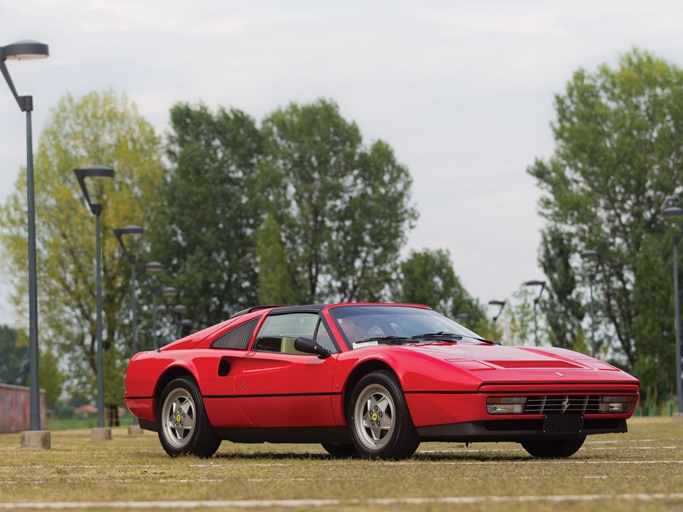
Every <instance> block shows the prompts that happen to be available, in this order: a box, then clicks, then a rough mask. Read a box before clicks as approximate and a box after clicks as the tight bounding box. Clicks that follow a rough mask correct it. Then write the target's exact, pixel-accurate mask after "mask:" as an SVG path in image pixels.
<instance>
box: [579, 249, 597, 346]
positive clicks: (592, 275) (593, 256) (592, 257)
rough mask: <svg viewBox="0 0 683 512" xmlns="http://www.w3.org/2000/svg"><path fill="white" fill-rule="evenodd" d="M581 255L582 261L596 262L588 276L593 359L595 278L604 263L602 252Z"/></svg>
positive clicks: (584, 252) (583, 252) (592, 251)
mask: <svg viewBox="0 0 683 512" xmlns="http://www.w3.org/2000/svg"><path fill="white" fill-rule="evenodd" d="M580 255H581V259H582V260H588V261H591V260H593V261H595V267H593V271H592V272H591V273H590V274H588V288H589V289H590V296H591V303H590V309H591V357H595V351H596V347H595V305H594V303H593V283H594V282H595V276H596V275H597V274H598V269H599V268H600V264H601V263H602V254H600V251H594V250H590V251H582V252H581V254H580Z"/></svg>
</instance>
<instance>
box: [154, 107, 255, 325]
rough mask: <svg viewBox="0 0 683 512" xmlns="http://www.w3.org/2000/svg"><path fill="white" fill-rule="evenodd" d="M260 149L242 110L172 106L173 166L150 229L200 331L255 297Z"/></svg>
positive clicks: (159, 256)
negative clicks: (257, 177) (158, 209)
mask: <svg viewBox="0 0 683 512" xmlns="http://www.w3.org/2000/svg"><path fill="white" fill-rule="evenodd" d="M260 153H261V136H260V133H259V131H258V129H257V128H256V125H255V122H254V120H253V119H252V118H250V117H249V116H248V115H246V114H244V113H243V112H241V111H239V110H236V109H231V110H225V109H219V110H218V111H217V112H216V113H215V114H214V113H212V112H210V111H209V109H208V108H207V107H206V106H204V105H199V106H196V107H194V106H191V105H187V104H178V105H175V106H174V107H173V108H172V109H171V133H170V136H169V146H168V157H169V159H170V162H171V169H170V170H169V172H168V176H167V179H166V182H165V186H164V188H163V191H162V194H161V195H162V196H163V201H164V203H165V207H164V209H163V210H162V211H160V212H159V215H158V216H157V218H156V219H155V222H154V226H153V229H152V233H151V240H152V254H153V256H154V258H155V259H158V260H159V261H161V262H162V263H164V264H166V265H167V268H168V269H169V271H170V273H171V274H173V275H174V281H173V284H175V285H176V286H177V288H178V289H179V290H180V294H181V297H180V300H182V301H183V303H184V304H185V305H186V306H187V307H188V311H187V315H188V316H189V317H190V318H192V319H193V320H194V322H195V326H194V328H201V327H202V326H206V325H211V324H214V323H216V322H219V321H221V320H224V319H225V318H227V317H228V316H230V315H231V314H232V313H234V312H235V311H236V310H239V309H242V308H244V307H246V306H250V305H253V304H254V303H255V302H256V289H257V274H256V264H255V263H256V256H255V243H256V242H255V234H256V230H257V229H258V226H259V224H260V222H261V215H260V212H259V209H258V203H257V201H256V199H255V188H254V183H255V180H256V170H257V161H258V157H259V155H260Z"/></svg>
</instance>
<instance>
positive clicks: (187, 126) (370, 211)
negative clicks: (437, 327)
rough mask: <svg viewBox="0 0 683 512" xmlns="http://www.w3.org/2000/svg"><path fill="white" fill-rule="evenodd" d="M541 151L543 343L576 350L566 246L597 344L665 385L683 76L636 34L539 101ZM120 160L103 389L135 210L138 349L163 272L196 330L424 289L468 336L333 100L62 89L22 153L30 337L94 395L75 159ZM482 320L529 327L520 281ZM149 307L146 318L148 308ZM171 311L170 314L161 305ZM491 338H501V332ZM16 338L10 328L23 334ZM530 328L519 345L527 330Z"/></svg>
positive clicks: (108, 260)
mask: <svg viewBox="0 0 683 512" xmlns="http://www.w3.org/2000/svg"><path fill="white" fill-rule="evenodd" d="M555 111H556V119H555V121H554V122H553V124H552V126H551V128H552V132H553V136H554V139H555V150H554V152H553V154H552V155H551V156H550V157H549V158H546V159H541V158H539V159H537V160H536V161H535V162H533V163H532V164H531V165H530V166H529V167H528V169H527V173H528V175H529V176H531V177H532V178H533V179H534V180H535V182H536V184H537V185H538V187H539V188H540V189H541V191H542V192H543V195H542V197H541V200H540V203H539V206H538V209H539V214H540V215H541V216H542V217H543V218H544V219H545V221H546V224H545V227H544V228H543V231H542V233H541V235H542V237H541V245H540V247H539V253H538V261H539V265H540V266H541V268H542V269H543V271H544V273H545V280H546V283H547V288H546V290H547V291H546V292H545V294H544V295H543V296H542V297H541V299H540V301H539V302H538V310H539V311H538V312H539V314H540V315H541V319H540V320H539V326H540V329H539V339H540V340H541V344H545V345H553V346H559V347H565V348H572V349H575V350H579V351H584V352H588V347H589V341H588V335H587V332H588V331H589V329H591V322H590V318H588V315H587V311H588V299H587V297H586V289H587V284H588V283H587V280H586V279H587V275H588V274H589V273H590V270H589V269H588V268H587V267H586V264H585V262H582V260H581V259H580V258H579V253H580V252H581V251H583V250H588V249H590V250H596V251H599V252H600V254H601V266H600V267H599V269H598V271H597V273H596V276H595V281H594V294H595V297H594V299H595V311H596V314H595V325H594V326H593V327H594V328H595V333H596V338H597V340H596V341H597V350H598V356H599V357H600V358H602V359H605V360H608V361H610V362H612V363H614V364H616V365H618V366H620V367H622V368H624V369H626V370H627V371H630V372H632V373H633V374H635V375H636V376H637V377H639V378H640V379H641V381H642V383H643V390H644V396H645V397H647V400H648V401H650V402H651V403H661V402H664V401H666V400H668V399H670V397H671V396H672V393H673V389H674V382H675V381H674V374H675V372H676V366H675V365H674V364H673V363H672V361H673V358H674V356H673V351H674V344H673V331H674V329H673V289H672V287H673V283H672V279H671V270H672V263H673V262H672V255H671V239H672V237H673V235H674V234H675V232H676V230H677V229H679V226H676V225H674V224H672V223H671V221H669V220H666V219H664V218H663V217H662V216H661V210H662V209H663V208H664V207H666V206H683V200H682V199H683V198H682V195H683V167H682V165H681V164H683V71H681V69H680V68H679V67H677V66H676V65H674V64H671V63H669V62H667V61H665V60H663V59H661V58H657V57H655V56H654V55H652V54H650V53H648V52H646V51H642V50H639V49H633V50H631V51H630V52H628V53H626V54H624V55H622V56H621V57H620V58H619V60H618V63H617V66H616V68H611V67H610V66H608V65H606V64H605V65H602V66H600V67H599V68H598V69H597V70H596V71H593V72H590V71H587V70H585V69H579V70H577V71H576V72H575V73H574V74H573V76H572V77H571V80H570V81H569V82H568V83H567V85H566V88H565V90H564V92H563V93H559V94H557V95H556V96H555ZM93 164H103V165H107V166H111V167H114V168H115V169H116V170H117V175H116V178H115V180H114V181H113V182H112V183H111V184H110V185H109V186H108V188H106V189H105V190H104V194H103V196H102V197H101V198H100V202H101V203H102V204H103V206H104V214H103V216H102V222H103V226H104V231H103V232H105V233H109V235H108V236H105V237H104V247H103V254H104V290H105V298H104V326H105V329H104V337H105V353H106V356H105V376H106V386H105V388H106V390H107V395H108V396H107V401H108V402H109V403H117V402H120V400H121V393H122V389H123V382H122V379H123V375H124V371H125V365H126V362H127V359H128V357H129V356H130V350H131V323H130V317H129V311H130V303H129V301H130V299H129V297H130V289H129V288H128V287H129V286H130V275H131V266H130V264H129V263H128V261H127V260H126V259H125V258H122V257H121V251H120V249H119V247H118V245H117V242H116V240H115V239H114V237H113V236H111V232H112V229H114V228H117V227H122V226H125V225H129V224H138V225H142V226H144V227H145V229H146V233H145V235H144V236H143V237H141V238H140V239H139V240H137V241H131V242H130V247H129V250H130V251H131V252H132V253H134V254H136V255H137V257H138V261H140V262H141V263H144V262H149V261H159V262H163V263H164V265H165V266H166V271H165V272H164V273H162V274H154V275H152V274H145V273H142V274H141V279H140V286H139V290H138V295H139V296H138V302H139V304H140V307H141V312H140V324H141V332H142V334H143V335H142V340H141V342H140V345H141V347H142V348H148V349H149V348H154V346H155V343H156V339H157V337H159V338H160V339H161V340H163V341H169V340H170V339H173V337H174V336H175V335H176V334H177V332H178V330H179V325H177V324H174V323H173V320H172V317H171V315H170V314H167V313H168V312H170V311H171V307H170V306H172V305H173V304H172V303H168V302H165V301H164V300H163V298H162V297H154V296H153V295H152V294H153V292H154V290H158V289H159V287H160V286H162V285H172V286H174V287H176V288H177V289H178V290H179V293H180V295H179V297H177V299H175V300H176V301H179V302H181V303H182V304H183V305H185V306H186V308H187V310H186V313H185V315H186V316H187V317H188V318H190V319H192V320H193V322H194V325H193V329H195V330H196V329H200V328H202V327H204V326H208V325H211V324H213V323H216V322H219V321H221V320H223V319H225V318H227V317H229V316H230V315H232V314H233V313H234V312H236V311H238V310H240V309H242V308H244V307H248V306H251V305H254V304H300V303H311V302H329V301H365V300H371V301H374V300H392V301H402V302H416V303H424V304H428V305H430V306H432V307H434V308H435V309H437V310H439V311H441V312H442V313H444V314H447V315H449V316H451V317H456V316H458V315H460V317H459V318H461V319H463V323H465V324H466V325H468V326H469V327H472V328H474V330H476V331H478V332H480V333H481V334H482V335H484V336H489V337H490V336H491V335H492V334H493V333H492V326H491V324H490V321H488V320H487V318H486V313H485V310H484V307H483V306H482V305H481V304H480V303H479V302H478V301H477V300H476V299H475V298H473V297H472V296H471V295H470V294H469V293H468V292H467V291H466V290H465V288H464V287H463V286H462V283H461V282H460V280H459V278H458V276H457V274H456V272H455V270H454V269H453V266H452V263H451V258H450V254H449V252H448V251H447V250H445V249H425V250H421V251H411V252H410V253H409V254H408V256H407V257H404V258H402V257H401V254H402V251H403V250H404V249H405V243H406V239H407V235H408V233H409V231H410V229H412V227H413V226H414V224H415V222H416V220H417V218H418V212H417V209H416V207H415V205H414V204H412V202H411V198H410V194H411V187H412V176H411V173H410V171H409V169H408V168H407V167H406V166H405V165H403V164H401V163H400V161H399V159H398V158H397V157H396V155H395V153H394V151H393V149H392V148H391V146H390V145H389V144H388V143H386V142H385V141H382V140H377V141H373V142H370V143H368V142H366V141H364V139H363V137H362V134H361V131H360V129H359V127H358V126H357V125H356V124H355V123H354V122H352V121H348V120H346V119H344V118H343V116H342V115H341V113H340V111H339V107H338V105H337V104H336V103H335V102H333V101H331V100H323V99H321V100H318V101H316V102H313V103H310V104H303V105H302V104H296V103H292V104H290V105H288V106H287V107H284V108H279V109H276V110H274V111H273V112H272V113H270V114H268V115H267V116H265V117H264V118H263V119H262V120H261V121H260V122H257V121H256V120H255V119H253V118H252V117H250V116H249V115H248V114H246V113H245V112H242V111H240V110H238V109H235V108H230V109H226V108H222V107H219V108H217V109H215V110H211V109H210V108H209V107H207V106H206V105H203V104H199V105H189V104H184V103H179V104H176V105H174V106H173V107H172V108H171V111H170V122H169V128H168V133H167V134H166V136H165V137H163V138H162V137H161V136H160V135H159V134H157V133H156V132H155V130H154V129H153V127H152V126H151V125H150V124H149V123H148V122H147V121H146V120H145V119H144V118H143V117H142V116H140V115H139V114H138V112H137V109H136V107H135V105H133V104H132V103H130V102H129V101H128V100H127V98H126V97H125V95H122V94H117V93H115V92H113V91H106V92H100V93H98V92H93V93H90V94H87V95H85V96H83V97H81V98H73V97H71V96H69V95H67V96H66V97H65V98H63V99H62V100H61V101H60V102H59V104H58V105H57V106H56V108H55V109H53V111H52V114H51V117H50V120H49V121H48V123H47V125H46V127H45V129H44V130H43V132H42V133H41V135H40V138H39V144H38V148H37V152H36V163H35V168H36V202H37V215H38V249H39V254H38V258H39V276H38V279H39V311H40V329H41V331H40V332H41V336H40V339H41V345H42V350H43V352H44V353H50V354H54V355H55V357H56V359H57V361H58V363H57V366H58V367H59V369H61V371H63V372H64V373H66V374H67V375H68V383H69V390H70V392H71V393H82V394H83V395H85V396H92V394H93V389H94V382H95V376H94V368H95V359H94V355H95V311H94V308H95V306H94V304H95V297H94V289H95V285H94V279H95V276H94V263H93V262H94V259H95V255H94V251H95V248H94V222H93V221H92V218H91V217H90V216H89V215H87V212H86V211H85V207H84V205H83V200H82V198H81V194H80V191H79V190H78V186H77V184H76V182H75V180H74V179H73V178H72V176H73V173H72V169H73V168H77V167H84V166H89V165H93ZM24 188H25V174H24V173H23V172H22V173H20V176H19V180H18V182H17V184H16V190H15V192H13V193H12V194H10V195H9V196H8V198H7V200H6V202H5V203H4V204H3V205H2V208H1V209H0V238H1V239H2V250H3V256H4V258H3V260H4V263H5V265H6V268H7V274H8V275H9V276H10V277H11V278H12V285H13V295H12V299H13V300H14V302H15V304H16V306H17V307H18V310H19V311H20V313H21V312H22V307H23V305H24V300H25V297H26V295H27V294H26V281H25V280H26V276H25V274H26V272H25V239H26V237H25V217H24V216H25V211H26V205H25V198H24V196H23V190H24ZM511 299H512V300H511V301H509V303H515V304H516V305H514V306H513V307H507V308H506V312H505V318H503V319H501V321H500V323H499V324H498V327H497V330H498V332H500V330H501V329H502V330H503V331H504V334H503V336H502V338H503V339H514V340H516V341H523V340H524V339H526V340H528V341H531V340H530V339H529V336H530V335H531V331H530V325H531V322H532V321H533V320H532V318H533V317H532V315H533V309H532V308H531V306H530V300H531V297H530V294H529V292H528V291H522V290H520V291H517V292H515V294H513V296H512V298H511ZM155 301H157V302H158V303H159V304H160V309H159V311H158V313H159V316H160V318H162V319H164V321H163V322H159V323H158V325H157V331H158V332H155V333H152V330H151V326H152V316H153V311H152V309H153V308H152V306H151V305H152V304H153V303H154V302H155ZM176 319H177V318H176ZM500 337H501V336H499V338H500ZM20 338H21V337H20ZM528 341H527V342H528Z"/></svg>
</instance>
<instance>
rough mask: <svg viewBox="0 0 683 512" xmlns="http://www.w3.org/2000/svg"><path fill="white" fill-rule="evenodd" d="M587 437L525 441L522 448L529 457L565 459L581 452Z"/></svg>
mask: <svg viewBox="0 0 683 512" xmlns="http://www.w3.org/2000/svg"><path fill="white" fill-rule="evenodd" d="M585 440H586V436H581V437H574V438H572V439H532V440H529V441H523V442H522V443H521V444H522V447H523V448H524V449H525V450H526V451H527V452H529V455H532V456H533V457H538V458H539V459H565V458H567V457H571V456H572V455H574V454H575V453H576V452H578V451H579V448H581V445H583V442H584V441H585Z"/></svg>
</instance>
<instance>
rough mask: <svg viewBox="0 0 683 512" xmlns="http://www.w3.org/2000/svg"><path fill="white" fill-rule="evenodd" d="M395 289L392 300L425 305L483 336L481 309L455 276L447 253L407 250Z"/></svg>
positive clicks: (482, 312)
mask: <svg viewBox="0 0 683 512" xmlns="http://www.w3.org/2000/svg"><path fill="white" fill-rule="evenodd" d="M399 288H400V291H399V292H398V294H397V296H396V300H399V301H400V302H407V303H416V304H426V305H428V306H430V307H432V308H434V309H435V310H436V311H438V312H439V313H441V314H443V315H446V316H449V317H451V318H453V319H455V320H459V321H460V322H461V323H462V324H464V325H466V326H468V327H471V328H473V329H475V330H478V331H479V332H481V333H482V335H486V334H485V332H486V331H487V327H488V326H487V320H486V315H485V313H484V310H483V308H482V307H481V305H480V304H479V303H478V302H477V301H476V300H475V299H473V298H472V296H471V295H470V294H469V293H468V292H467V290H465V288H464V286H463V285H462V283H461V282H460V279H459V278H458V276H457V275H456V274H455V271H454V270H453V264H452V263H451V256H450V253H449V252H448V251H447V250H445V249H433V250H432V249H424V250H422V251H411V252H410V254H409V256H408V258H407V259H406V260H404V261H403V262H401V280H400V286H399Z"/></svg>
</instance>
